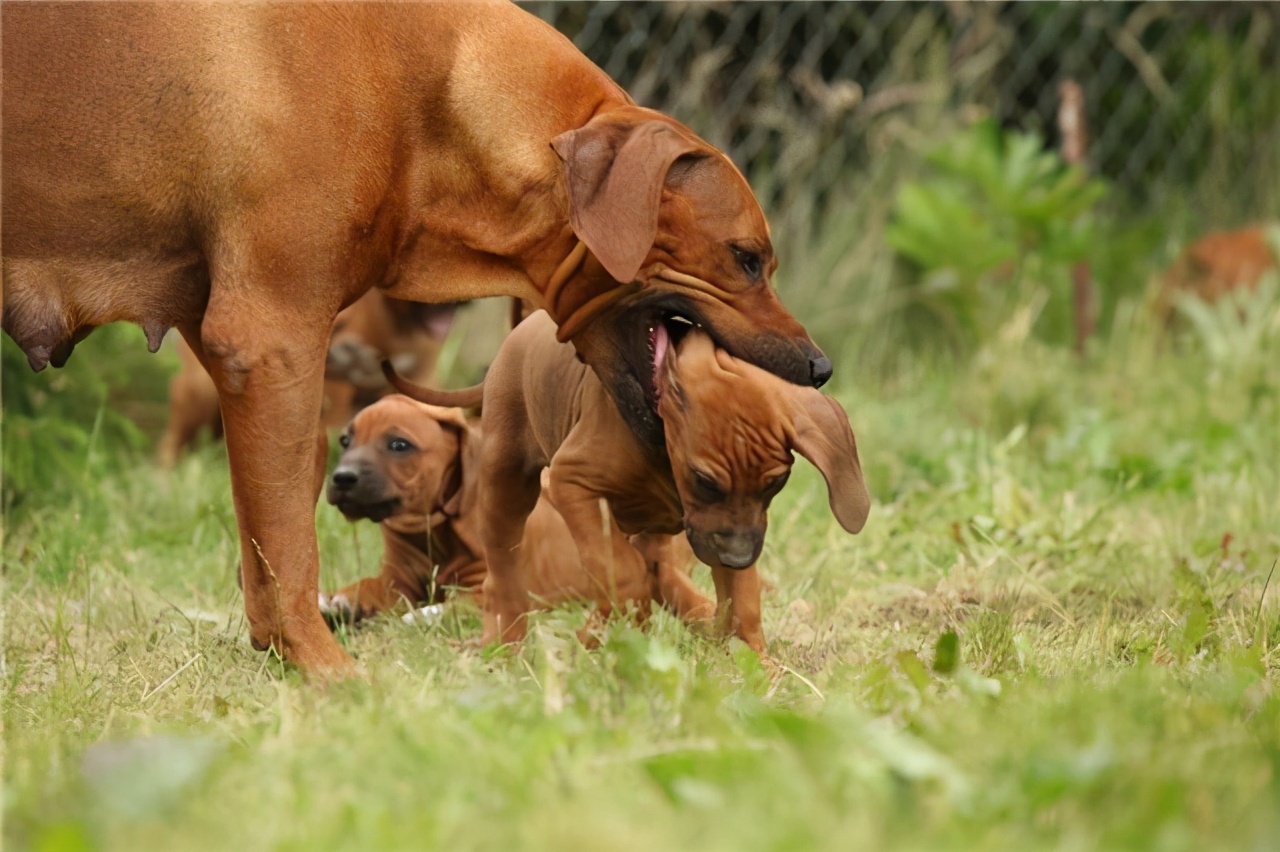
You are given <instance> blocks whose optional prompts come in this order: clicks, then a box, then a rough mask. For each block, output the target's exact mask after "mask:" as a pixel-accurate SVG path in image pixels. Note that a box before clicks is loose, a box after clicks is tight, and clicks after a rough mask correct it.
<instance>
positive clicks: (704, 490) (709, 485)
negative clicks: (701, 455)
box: [693, 470, 728, 503]
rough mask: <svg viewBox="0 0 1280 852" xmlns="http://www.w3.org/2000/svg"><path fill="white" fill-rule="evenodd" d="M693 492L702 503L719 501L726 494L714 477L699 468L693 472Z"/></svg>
mask: <svg viewBox="0 0 1280 852" xmlns="http://www.w3.org/2000/svg"><path fill="white" fill-rule="evenodd" d="M693 493H694V495H695V496H696V497H697V498H698V499H699V500H701V501H702V502H703V503H719V502H720V501H721V500H723V499H724V498H725V497H727V496H728V494H727V493H726V492H725V490H724V489H723V488H721V487H720V486H719V485H718V484H716V481H715V480H714V479H712V478H711V477H709V476H707V475H706V474H705V473H703V472H702V471H700V470H695V471H694V472H693Z"/></svg>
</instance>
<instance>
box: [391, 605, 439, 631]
mask: <svg viewBox="0 0 1280 852" xmlns="http://www.w3.org/2000/svg"><path fill="white" fill-rule="evenodd" d="M443 618H444V604H428V605H426V606H423V607H418V608H417V609H411V610H409V611H408V612H406V613H405V614H404V615H402V616H400V620H401V621H403V622H404V623H405V624H424V625H427V626H430V625H432V624H439V623H440V620H441V619H443Z"/></svg>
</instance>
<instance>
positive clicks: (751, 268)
mask: <svg viewBox="0 0 1280 852" xmlns="http://www.w3.org/2000/svg"><path fill="white" fill-rule="evenodd" d="M730 250H731V251H732V252H733V258H734V260H736V261H738V266H739V268H741V269H742V272H743V274H744V275H746V276H747V278H749V279H751V280H752V281H759V280H760V273H761V272H763V271H764V265H763V264H762V262H761V260H760V255H759V254H757V253H756V252H754V251H750V250H748V249H743V248H738V247H737V246H730Z"/></svg>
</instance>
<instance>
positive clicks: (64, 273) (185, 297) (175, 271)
mask: <svg viewBox="0 0 1280 852" xmlns="http://www.w3.org/2000/svg"><path fill="white" fill-rule="evenodd" d="M208 297H209V279H208V273H207V267H206V266H205V264H204V262H203V260H202V259H201V258H200V256H199V255H198V254H196V253H195V252H189V253H182V254H176V255H174V256H171V257H163V258H154V257H150V258H133V259H122V260H114V259H113V260H106V259H98V258H84V259H78V258H65V257H59V258H51V259H46V258H38V257H9V258H5V261H4V329H5V331H7V332H8V333H9V335H10V336H11V337H13V339H14V341H16V342H17V344H18V345H19V346H20V347H21V348H22V350H23V352H24V353H26V356H27V360H28V361H29V362H30V364H31V367H32V368H33V369H35V370H40V369H43V368H44V367H45V366H46V365H47V364H50V363H52V364H53V365H54V366H55V367H60V366H62V364H63V363H65V361H66V359H67V357H68V356H69V355H70V354H71V350H72V348H73V347H74V346H75V344H76V343H77V342H79V341H80V340H82V339H83V338H84V337H85V335H87V334H88V333H89V332H90V331H92V330H93V329H94V328H96V327H98V326H100V325H105V324H107V323H110V322H118V321H125V322H133V323H137V324H138V325H140V326H142V328H143V331H144V332H146V335H147V341H148V345H149V346H150V348H151V350H152V351H155V350H156V349H158V348H159V346H160V341H161V339H162V338H163V337H164V334H165V332H166V331H167V330H168V329H170V328H172V327H174V326H179V325H183V324H189V323H194V322H198V321H199V318H200V315H201V313H202V312H203V310H204V305H205V303H206V302H207V301H208Z"/></svg>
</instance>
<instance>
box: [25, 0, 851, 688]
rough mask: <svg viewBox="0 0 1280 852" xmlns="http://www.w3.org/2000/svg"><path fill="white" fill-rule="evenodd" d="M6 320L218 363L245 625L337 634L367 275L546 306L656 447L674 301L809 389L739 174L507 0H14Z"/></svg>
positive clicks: (414, 296)
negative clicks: (345, 321)
mask: <svg viewBox="0 0 1280 852" xmlns="http://www.w3.org/2000/svg"><path fill="white" fill-rule="evenodd" d="M0 23H2V26H3V33H2V36H0V37H2V39H3V42H4V46H5V52H4V99H3V117H2V121H0V125H2V128H3V144H2V145H0V148H2V149H3V163H2V164H0V177H2V180H3V186H2V187H0V194H2V195H3V198H4V206H3V225H2V228H0V230H3V233H4V243H3V263H4V329H5V331H6V332H8V333H9V334H10V335H11V336H12V337H13V339H14V340H15V341H17V343H18V345H19V346H20V347H22V349H23V350H24V351H25V352H26V354H27V358H28V360H29V361H30V363H31V366H32V368H33V369H36V370H39V369H43V368H44V367H45V366H46V365H47V364H53V365H54V366H61V365H62V364H63V363H64V362H65V361H66V359H67V357H68V356H69V355H70V353H71V350H72V348H73V347H74V346H75V344H76V342H77V341H79V340H80V339H82V338H83V337H84V336H85V335H86V334H88V333H89V332H90V331H92V329H93V328H94V327H95V326H98V325H102V324H104V323H108V322H115V321H127V322H135V323H138V324H139V325H141V326H142V327H143V329H144V331H146V333H147V338H148V340H149V342H150V345H151V348H152V349H153V350H154V349H156V348H158V347H159V346H160V341H161V339H162V338H163V337H164V333H165V330H166V329H167V328H170V327H174V326H176V327H177V328H178V329H179V330H180V331H181V333H182V336H183V338H184V339H185V340H186V341H187V343H188V344H190V346H191V349H192V351H193V352H195V354H196V357H197V358H199V360H200V362H201V364H202V365H204V367H205V368H206V369H208V371H209V373H210V375H211V376H213V380H214V383H215V384H216V385H217V388H218V395H219V399H220V402H221V409H222V419H223V425H224V427H225V430H226V441H227V452H228V456H229V459H230V463H231V481H232V492H233V496H234V498H235V505H236V518H237V520H238V522H239V527H240V546H241V565H242V572H241V573H242V576H243V579H244V595H245V609H246V612H247V614H248V620H249V633H250V638H251V640H252V641H253V644H254V645H255V646H256V647H258V648H266V647H267V646H269V645H270V646H274V647H275V648H276V649H278V650H279V652H280V653H282V654H283V655H284V656H285V658H286V659H288V660H291V661H293V662H294V663H296V664H298V665H299V666H301V667H303V668H304V669H307V670H311V671H315V672H324V671H347V670H349V668H350V666H351V660H350V658H349V657H348V656H347V655H346V653H345V652H343V651H342V649H341V648H340V647H339V646H338V644H337V643H336V642H335V641H334V639H333V637H332V635H331V634H330V632H329V630H328V628H327V627H326V625H325V623H324V621H323V620H322V619H321V618H320V614H319V612H318V611H317V610H316V606H315V601H316V595H317V592H318V588H317V579H318V565H317V548H316V537H315V522H314V517H313V512H314V504H313V502H312V497H313V495H314V494H315V493H316V490H317V489H318V487H319V485H320V483H321V482H322V472H321V471H319V470H317V469H316V466H315V461H316V446H315V426H314V424H315V421H316V418H317V417H318V416H319V412H320V408H321V400H322V395H323V384H324V365H325V352H326V350H327V348H328V344H329V335H330V329H331V327H332V324H333V320H334V317H336V316H337V314H338V311H339V310H341V309H342V308H343V307H344V306H346V305H349V304H351V303H353V302H354V301H355V300H356V299H357V298H359V297H360V296H361V295H363V294H364V293H365V292H367V291H368V290H369V289H370V288H373V287H377V288H379V289H382V290H383V291H384V292H386V293H387V294H388V295H391V296H394V297H396V298H403V299H409V300H413V301H422V302H454V301H463V300H466V299H473V298H480V297H484V296H499V295H505V296H515V297H520V298H525V299H528V300H529V301H531V302H532V303H534V304H535V305H539V306H541V307H545V308H546V309H547V310H548V311H549V312H550V314H551V317H552V318H553V319H554V320H555V321H556V322H557V323H558V324H559V325H560V337H561V339H563V340H572V341H573V343H574V345H575V347H576V348H577V350H578V352H579V353H581V355H582V356H583V357H584V358H585V359H586V361H587V362H588V363H589V364H591V366H592V367H593V369H594V370H595V371H596V373H597V375H599V377H600V380H601V382H602V383H603V384H604V386H605V387H606V388H607V389H608V393H609V394H610V395H611V396H612V398H613V399H614V400H615V401H616V402H617V404H618V406H619V408H620V410H621V412H622V416H623V418H624V419H625V421H626V423H627V425H628V428H630V429H632V430H634V431H635V433H636V434H637V435H639V436H640V438H641V440H643V441H644V442H646V443H647V444H648V445H649V446H652V447H657V446H660V445H661V440H662V431H661V428H660V424H659V422H658V419H657V416H656V413H655V412H654V411H653V409H652V406H651V404H650V402H649V401H650V399H651V398H652V388H651V387H650V384H651V370H650V369H649V366H648V365H649V357H648V354H647V350H646V343H647V337H648V334H649V332H650V330H651V329H652V328H653V327H654V325H655V324H657V323H658V322H660V321H661V319H662V318H663V317H664V316H667V315H670V314H672V313H677V314H682V315H684V316H686V317H688V318H689V319H691V320H694V321H695V322H698V323H700V324H701V325H702V326H704V327H705V328H707V330H708V332H709V333H710V334H711V335H712V337H713V338H714V339H715V340H716V342H717V343H718V344H719V345H721V346H723V347H724V348H725V349H727V350H729V351H730V352H733V353H734V354H735V355H737V356H739V357H742V358H746V359H747V360H750V361H752V362H753V363H756V364H759V365H760V366H762V367H764V368H766V369H768V370H770V371H772V372H774V373H775V374H777V375H779V376H782V377H783V378H785V379H787V380H789V381H793V382H797V383H803V384H806V385H809V384H821V383H822V382H824V381H825V380H826V379H827V377H828V376H829V375H830V372H831V364H830V361H828V360H827V359H826V358H825V357H824V356H823V355H822V353H821V352H820V351H819V350H818V349H817V348H816V347H815V346H814V345H813V343H812V342H811V341H810V340H809V337H808V335H807V334H806V333H805V331H804V329H803V328H802V327H801V326H800V325H799V323H797V322H796V320H795V319H794V318H793V317H792V316H791V315H790V314H789V313H787V311H786V310H785V309H784V308H783V307H782V305H781V304H780V303H779V301H778V298H777V296H776V294H775V292H774V290H773V288H772V287H771V286H770V277H771V275H772V273H773V271H774V268H775V266H776V261H775V258H774V255H773V248H772V245H771V243H770V240H769V228H768V225H767V224H766V222H765V218H764V215H763V213H762V212H761V210H760V206H759V204H758V203H757V202H756V199H755V197H754V196H753V195H752V193H751V190H750V188H749V187H748V186H747V183H746V181H745V180H744V179H743V177H742V175H741V174H740V173H739V172H738V170H737V169H736V168H734V166H733V164H732V163H731V162H730V161H729V159H728V158H727V157H726V156H725V155H724V154H723V153H721V152H720V151H717V150H716V149H715V148H713V147H711V146H710V145H708V144H707V143H706V142H704V141H702V140H701V139H699V138H698V137H697V136H696V135H694V133H693V132H692V131H690V130H689V129H688V128H687V127H685V126H684V125H682V124H680V123H679V122H676V121H674V120H673V119H670V118H668V117H666V116H663V115H661V114H659V113H656V112H653V111H651V110H647V109H642V108H640V107H637V106H636V105H635V104H634V103H632V101H631V100H630V98H628V97H627V95H626V93H625V92H623V90H622V89H621V88H619V87H618V86H617V84H615V83H614V82H613V81H612V80H610V79H609V78H608V77H607V76H606V75H605V74H604V72H602V71H601V70H600V69H599V68H597V67H595V66H594V65H592V64H591V62H590V61H588V60H587V58H586V57H584V56H583V55H582V54H581V53H580V52H579V51H578V50H577V49H576V48H574V47H573V45H572V44H571V43H570V42H569V40H568V39H566V38H564V37H563V36H561V35H560V34H559V33H557V32H556V31H555V30H554V29H552V28H551V27H550V26H548V25H547V24H545V23H543V22H542V21H539V20H538V19H537V18H535V17H534V16H532V15H530V14H528V13H527V12H524V11H522V10H520V9H518V8H516V7H515V6H514V5H512V4H509V3H461V4H454V3H386V4H382V3H334V4H323V3H225V4H224V3H37V2H33V3H17V4H12V5H6V6H5V10H4V15H3V20H2V22H0Z"/></svg>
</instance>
